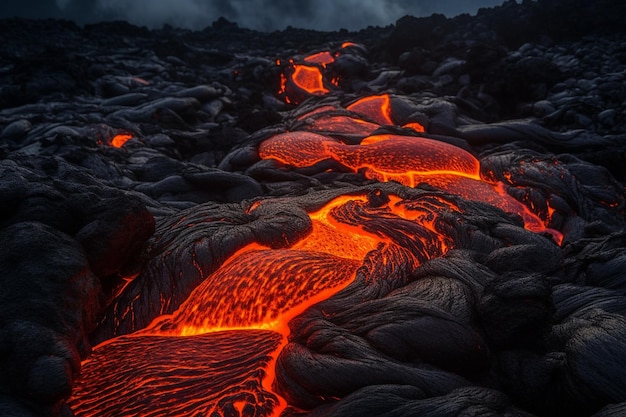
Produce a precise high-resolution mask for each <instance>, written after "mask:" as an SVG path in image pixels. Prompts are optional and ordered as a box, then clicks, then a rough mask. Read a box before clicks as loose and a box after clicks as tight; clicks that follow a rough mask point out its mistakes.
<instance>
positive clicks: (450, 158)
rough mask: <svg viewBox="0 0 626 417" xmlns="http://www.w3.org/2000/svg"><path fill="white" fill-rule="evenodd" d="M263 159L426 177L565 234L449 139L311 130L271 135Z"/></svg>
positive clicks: (392, 177) (379, 175)
mask: <svg viewBox="0 0 626 417" xmlns="http://www.w3.org/2000/svg"><path fill="white" fill-rule="evenodd" d="M259 155H260V156H261V158H263V159H275V160H278V161H280V162H282V163H284V164H286V165H289V166H294V167H308V166H311V165H314V164H316V163H318V162H321V161H324V160H327V159H332V160H335V161H336V162H338V163H340V164H341V165H343V166H345V167H347V168H349V169H351V170H352V171H354V172H362V173H363V174H364V176H365V177H366V178H369V179H375V180H378V181H381V182H386V181H397V182H399V183H401V184H404V185H407V186H410V187H415V186H416V185H418V184H420V183H428V184H430V185H433V186H436V187H438V188H441V189H444V190H446V191H448V192H450V193H453V194H457V195H460V196H462V197H463V198H465V199H467V200H474V201H481V202H485V203H488V204H491V205H493V206H496V207H499V208H501V209H502V210H504V211H506V212H510V213H516V214H518V215H520V216H521V217H522V218H523V220H524V223H525V227H526V228H527V229H529V230H532V231H534V232H547V233H550V234H551V235H552V236H553V238H554V240H555V241H556V242H557V243H559V244H560V243H561V241H562V234H561V233H560V232H558V231H556V230H553V229H550V228H548V227H547V226H546V222H547V221H546V220H542V219H540V218H539V217H538V216H537V215H536V214H535V213H533V212H531V211H530V210H529V209H528V207H526V206H525V205H524V204H522V203H521V202H519V201H517V200H515V199H514V198H513V197H511V196H510V195H508V194H507V193H506V190H505V189H504V185H503V184H501V183H496V184H491V183H488V182H485V181H484V180H483V179H482V178H481V176H480V162H479V161H478V159H476V158H475V157H474V156H473V155H472V154H470V153H469V152H467V151H465V150H463V149H461V148H459V147H456V146H453V145H450V144H448V143H445V142H441V141H437V140H433V139H428V138H423V137H413V136H400V135H390V134H385V135H374V136H369V137H366V138H365V139H363V140H362V141H361V143H360V144H359V145H349V144H345V143H343V142H341V141H339V140H336V139H333V138H330V137H327V136H325V135H320V134H316V133H311V132H299V131H297V132H288V133H283V134H279V135H276V136H273V137H271V138H269V139H267V140H265V141H264V142H262V143H261V144H260V146H259Z"/></svg>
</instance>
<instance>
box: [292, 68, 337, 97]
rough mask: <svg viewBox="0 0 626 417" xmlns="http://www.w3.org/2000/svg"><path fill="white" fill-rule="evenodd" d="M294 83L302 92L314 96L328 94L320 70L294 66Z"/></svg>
mask: <svg viewBox="0 0 626 417" xmlns="http://www.w3.org/2000/svg"><path fill="white" fill-rule="evenodd" d="M292 80H293V82H294V83H295V84H296V85H297V86H298V87H299V88H301V89H302V90H304V91H306V92H307V93H309V94H312V95H323V94H328V93H329V90H328V89H327V88H326V87H324V80H323V77H322V73H321V72H320V69H319V68H317V67H310V66H307V65H294V72H293V75H292Z"/></svg>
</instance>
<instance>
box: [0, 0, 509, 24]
mask: <svg viewBox="0 0 626 417" xmlns="http://www.w3.org/2000/svg"><path fill="white" fill-rule="evenodd" d="M503 1H504V0H0V18H5V17H13V16H20V17H31V18H43V17H54V18H66V19H71V20H74V21H76V22H78V23H81V24H82V23H93V22H97V21H102V20H127V21H129V22H131V23H134V24H136V25H145V26H148V27H151V28H158V27H161V26H162V25H163V24H164V23H168V24H170V25H173V26H179V27H185V28H189V29H202V28H204V27H206V26H209V25H210V24H211V23H212V22H213V21H215V20H216V19H217V18H218V17H220V16H224V17H225V18H227V19H228V20H231V21H234V22H237V23H238V24H239V26H241V27H246V28H250V29H256V30H262V31H272V30H281V29H284V28H285V27H287V26H293V27H299V28H307V29H318V30H338V29H341V28H345V29H348V30H358V29H362V28H365V27H367V26H370V25H372V26H386V25H389V24H392V23H395V21H396V20H397V19H398V18H400V17H402V16H404V15H406V14H410V15H413V16H430V15H431V14H433V13H442V14H445V15H446V16H448V17H452V16H456V15H458V14H461V13H470V14H475V13H476V11H477V10H478V9H479V8H480V7H493V6H497V5H500V4H502V2H503Z"/></svg>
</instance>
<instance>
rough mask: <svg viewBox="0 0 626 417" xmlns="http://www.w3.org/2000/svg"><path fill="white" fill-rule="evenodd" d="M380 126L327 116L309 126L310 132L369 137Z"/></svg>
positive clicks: (363, 121) (347, 118)
mask: <svg viewBox="0 0 626 417" xmlns="http://www.w3.org/2000/svg"><path fill="white" fill-rule="evenodd" d="M379 127H380V126H379V125H377V124H375V123H370V122H366V121H365V120H361V119H356V118H354V117H350V116H327V117H320V118H317V119H315V120H313V122H312V123H311V124H310V125H308V126H307V128H308V129H309V130H313V131H317V132H329V133H338V134H348V135H357V136H360V137H364V136H368V135H370V134H371V133H373V132H374V131H375V130H376V129H378V128H379Z"/></svg>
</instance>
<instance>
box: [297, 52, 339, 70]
mask: <svg viewBox="0 0 626 417" xmlns="http://www.w3.org/2000/svg"><path fill="white" fill-rule="evenodd" d="M304 61H305V62H308V63H311V64H319V65H321V66H323V67H326V65H328V64H332V63H333V62H335V58H334V57H333V56H332V55H331V53H330V52H328V51H322V52H318V53H316V54H312V55H309V56H307V57H305V58H304Z"/></svg>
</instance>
